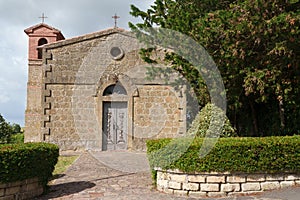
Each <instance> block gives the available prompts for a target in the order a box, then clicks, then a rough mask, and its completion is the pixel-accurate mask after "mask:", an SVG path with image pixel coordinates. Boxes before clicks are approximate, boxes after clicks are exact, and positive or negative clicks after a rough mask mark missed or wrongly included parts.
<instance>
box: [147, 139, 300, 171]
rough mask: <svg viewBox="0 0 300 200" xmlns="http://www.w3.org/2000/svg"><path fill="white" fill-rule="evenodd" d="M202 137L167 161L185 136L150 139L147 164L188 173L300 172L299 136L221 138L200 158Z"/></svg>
mask: <svg viewBox="0 0 300 200" xmlns="http://www.w3.org/2000/svg"><path fill="white" fill-rule="evenodd" d="M203 141H204V139H202V138H196V139H195V140H194V141H193V142H192V144H191V145H190V146H189V148H188V149H187V151H186V152H185V153H183V155H181V157H179V159H177V160H176V161H174V162H173V163H171V164H169V165H166V163H167V161H168V160H170V159H172V157H174V154H178V149H179V150H180V146H182V143H183V142H184V140H183V139H174V140H170V139H161V140H149V141H147V148H148V149H147V153H148V159H149V162H150V166H151V167H152V169H153V168H154V167H161V168H162V169H179V170H181V171H183V172H187V173H193V172H232V173H234V172H236V173H238V172H242V173H278V172H297V173H298V172H300V136H287V137H265V138H220V139H219V140H218V142H217V143H216V145H215V147H214V148H213V149H212V150H211V152H210V153H209V154H208V155H207V156H205V157H204V158H200V157H199V150H200V148H201V146H202V143H203ZM163 147H166V148H163ZM162 149H164V150H162Z"/></svg>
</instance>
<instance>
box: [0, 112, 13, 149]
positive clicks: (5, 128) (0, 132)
mask: <svg viewBox="0 0 300 200" xmlns="http://www.w3.org/2000/svg"><path fill="white" fill-rule="evenodd" d="M12 134H13V131H12V128H11V126H10V125H9V123H7V122H6V121H5V119H4V118H3V117H2V115H1V114H0V144H1V143H9V142H10V138H11V135H12Z"/></svg>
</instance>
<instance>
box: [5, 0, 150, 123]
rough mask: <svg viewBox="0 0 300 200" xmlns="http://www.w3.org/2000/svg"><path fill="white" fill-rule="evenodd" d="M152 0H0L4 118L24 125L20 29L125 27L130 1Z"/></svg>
mask: <svg viewBox="0 0 300 200" xmlns="http://www.w3.org/2000/svg"><path fill="white" fill-rule="evenodd" d="M153 2H154V0H51V1H49V0H0V27H1V29H0V38H1V39H0V114H1V115H2V116H3V117H4V118H5V120H6V121H7V122H10V123H17V124H20V125H21V126H24V121H25V120H24V118H25V108H26V85H27V70H28V68H27V64H28V61H27V59H28V58H27V54H28V37H27V35H26V34H25V33H24V30H25V29H26V28H28V27H31V26H33V25H36V24H39V23H41V22H42V21H41V19H40V18H39V17H41V16H42V13H45V16H47V17H48V18H46V19H45V23H46V24H48V25H50V26H53V27H54V28H57V29H59V30H61V31H62V33H63V35H64V36H65V38H66V39H67V38H71V37H74V36H79V35H84V34H87V33H92V32H95V31H100V30H103V29H107V28H111V27H113V26H114V19H113V18H112V16H113V15H115V14H117V15H118V16H120V17H121V18H120V19H119V20H118V27H120V28H124V29H127V30H129V27H128V22H133V23H136V22H139V20H140V19H137V18H134V17H132V16H131V15H130V14H129V12H130V5H131V4H133V5H135V6H137V7H138V8H140V9H141V10H146V9H147V8H149V7H150V5H151V4H153Z"/></svg>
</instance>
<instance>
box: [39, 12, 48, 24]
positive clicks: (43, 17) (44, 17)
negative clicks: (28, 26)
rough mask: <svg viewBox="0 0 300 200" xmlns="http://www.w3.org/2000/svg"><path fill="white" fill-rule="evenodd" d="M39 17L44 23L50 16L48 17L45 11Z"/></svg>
mask: <svg viewBox="0 0 300 200" xmlns="http://www.w3.org/2000/svg"><path fill="white" fill-rule="evenodd" d="M39 18H40V19H42V23H44V22H45V19H46V18H48V17H46V16H45V14H44V13H43V14H42V16H41V17H39Z"/></svg>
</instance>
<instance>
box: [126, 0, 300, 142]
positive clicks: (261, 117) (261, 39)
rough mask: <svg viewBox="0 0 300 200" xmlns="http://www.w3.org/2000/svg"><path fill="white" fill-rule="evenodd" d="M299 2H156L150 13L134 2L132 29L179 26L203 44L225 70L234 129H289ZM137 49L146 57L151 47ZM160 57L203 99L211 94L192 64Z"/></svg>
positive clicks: (299, 107) (296, 113)
mask: <svg viewBox="0 0 300 200" xmlns="http://www.w3.org/2000/svg"><path fill="white" fill-rule="evenodd" d="M299 5H300V2H299V0H274V1H269V0H229V1H228V0H226V1H225V0H220V1H217V0H202V1H199V0H156V1H155V2H154V5H152V6H151V8H149V9H148V10H147V11H141V10H140V9H138V8H137V7H135V6H133V5H132V7H131V8H132V11H131V14H132V15H133V16H135V17H140V18H141V19H142V20H143V23H139V24H136V25H134V24H131V23H130V27H131V28H132V29H133V30H135V31H139V30H143V31H146V32H147V30H146V29H145V28H147V27H156V26H159V27H162V28H168V29H172V30H176V31H179V32H181V33H184V34H186V35H188V36H190V37H191V38H193V39H194V40H195V41H197V42H199V43H200V44H201V45H202V46H204V47H205V48H206V50H207V51H208V52H209V53H210V55H211V56H212V57H213V59H214V61H215V62H216V64H217V66H218V68H219V70H220V72H221V74H222V77H223V82H224V84H225V87H226V92H227V99H228V117H229V119H230V121H231V123H232V124H233V125H234V127H235V128H236V129H237V131H238V132H239V135H247V136H265V135H273V134H294V133H297V132H298V133H299V130H300V124H299V123H298V121H299V120H300V98H299V95H300V83H299V81H300V69H299V61H300V34H299V33H300V29H299V27H300V6H299ZM142 55H143V56H144V57H145V58H146V57H147V56H148V58H149V57H150V56H149V55H151V51H147V50H144V51H143V52H142ZM146 60H147V59H146ZM164 60H165V61H167V62H169V63H171V64H172V67H173V68H174V69H175V70H177V71H179V72H180V73H181V74H182V75H183V76H184V77H186V79H187V80H188V81H189V82H190V84H191V86H192V87H193V88H194V90H195V93H196V94H197V95H198V99H199V104H200V105H202V106H203V105H205V104H206V103H207V102H208V101H209V97H207V96H208V94H207V92H206V88H205V84H204V83H203V80H202V79H201V77H200V76H199V73H197V70H196V69H195V67H194V66H191V64H189V63H188V62H187V61H186V60H184V59H183V58H181V57H180V56H178V55H175V54H172V53H167V54H166V56H165V58H164ZM148 61H149V59H148Z"/></svg>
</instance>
